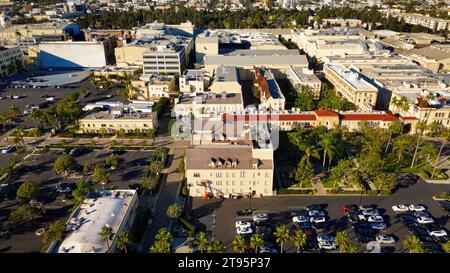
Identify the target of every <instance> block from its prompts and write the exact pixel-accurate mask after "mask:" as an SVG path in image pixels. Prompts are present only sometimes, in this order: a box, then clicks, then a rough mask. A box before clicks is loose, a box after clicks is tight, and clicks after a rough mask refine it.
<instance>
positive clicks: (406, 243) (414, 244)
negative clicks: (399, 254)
mask: <svg viewBox="0 0 450 273" xmlns="http://www.w3.org/2000/svg"><path fill="white" fill-rule="evenodd" d="M402 244H403V247H404V248H406V249H408V250H409V253H424V252H425V247H424V245H423V242H422V241H421V240H420V239H419V238H418V237H417V236H415V235H410V236H407V237H406V238H405V240H403V242H402Z"/></svg>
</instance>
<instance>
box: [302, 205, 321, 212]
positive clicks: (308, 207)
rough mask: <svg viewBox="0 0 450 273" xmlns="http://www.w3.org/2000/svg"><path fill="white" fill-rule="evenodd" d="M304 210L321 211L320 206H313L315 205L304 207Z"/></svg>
mask: <svg viewBox="0 0 450 273" xmlns="http://www.w3.org/2000/svg"><path fill="white" fill-rule="evenodd" d="M305 209H306V210H307V211H311V210H321V209H322V205H318V204H315V205H309V206H306V207H305Z"/></svg>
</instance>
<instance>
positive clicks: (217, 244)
mask: <svg viewBox="0 0 450 273" xmlns="http://www.w3.org/2000/svg"><path fill="white" fill-rule="evenodd" d="M208 252H209V253H223V252H225V246H224V245H223V243H222V242H221V241H219V240H214V241H212V242H211V244H210V245H209V246H208Z"/></svg>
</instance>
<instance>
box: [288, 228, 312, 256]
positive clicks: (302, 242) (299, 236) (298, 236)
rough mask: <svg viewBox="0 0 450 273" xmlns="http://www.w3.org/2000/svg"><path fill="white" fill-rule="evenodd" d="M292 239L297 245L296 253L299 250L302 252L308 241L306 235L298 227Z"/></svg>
mask: <svg viewBox="0 0 450 273" xmlns="http://www.w3.org/2000/svg"><path fill="white" fill-rule="evenodd" d="M292 240H293V241H294V245H295V246H296V247H297V253H299V252H300V251H302V252H303V249H304V248H305V246H306V244H307V243H308V235H307V234H306V233H305V232H304V231H303V230H301V229H298V230H297V231H296V232H295V234H294V236H293V238H292Z"/></svg>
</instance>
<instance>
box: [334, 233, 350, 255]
mask: <svg viewBox="0 0 450 273" xmlns="http://www.w3.org/2000/svg"><path fill="white" fill-rule="evenodd" d="M334 242H335V244H336V246H337V247H338V248H339V251H340V252H344V251H343V250H344V249H345V248H346V246H347V245H348V244H350V242H351V241H350V238H349V237H348V234H347V232H345V231H340V232H338V233H336V237H335V238H334Z"/></svg>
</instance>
